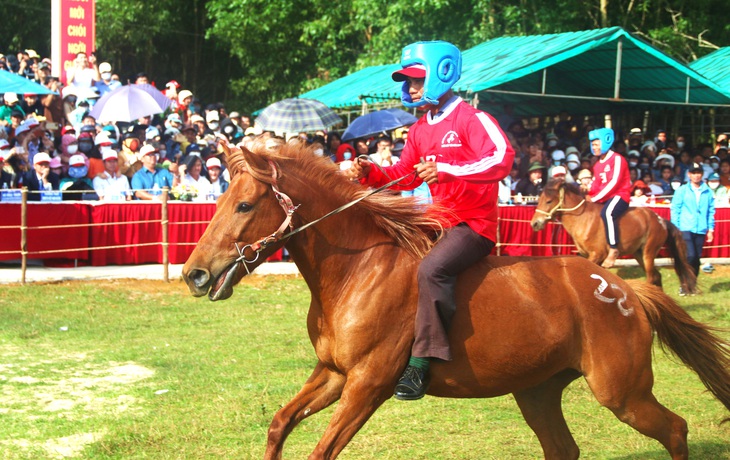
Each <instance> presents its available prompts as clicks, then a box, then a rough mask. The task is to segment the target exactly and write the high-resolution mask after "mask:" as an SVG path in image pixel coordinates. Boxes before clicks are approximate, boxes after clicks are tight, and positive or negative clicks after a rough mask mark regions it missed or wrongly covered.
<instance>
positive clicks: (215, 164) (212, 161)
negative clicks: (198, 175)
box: [205, 157, 221, 169]
mask: <svg viewBox="0 0 730 460" xmlns="http://www.w3.org/2000/svg"><path fill="white" fill-rule="evenodd" d="M205 167H206V168H208V169H210V168H220V167H221V160H219V159H218V158H216V157H211V158H208V161H206V162H205Z"/></svg>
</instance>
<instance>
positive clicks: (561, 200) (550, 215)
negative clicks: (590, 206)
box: [535, 187, 586, 220]
mask: <svg viewBox="0 0 730 460" xmlns="http://www.w3.org/2000/svg"><path fill="white" fill-rule="evenodd" d="M559 196H560V198H559V199H558V204H557V205H556V206H555V207H554V208H552V209H551V210H550V211H543V210H542V209H535V212H540V213H542V214H545V218H546V219H547V220H552V219H553V214H555V213H556V212H572V211H575V210H576V209H578V208H580V207H581V206H583V204H584V203H585V202H586V200H585V198H583V200H581V202H580V203H578V204H577V205H575V206H573V207H572V208H561V206H562V205H563V203H564V202H565V188H564V187H560V192H559Z"/></svg>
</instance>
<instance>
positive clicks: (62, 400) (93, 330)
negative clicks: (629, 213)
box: [0, 267, 730, 459]
mask: <svg viewBox="0 0 730 460" xmlns="http://www.w3.org/2000/svg"><path fill="white" fill-rule="evenodd" d="M130 275H133V274H132V273H130ZM620 275H621V276H624V277H626V278H635V277H640V274H639V273H638V271H636V270H626V269H624V270H622V271H621V272H620ZM662 275H663V277H664V280H665V288H666V290H667V292H669V293H670V294H672V295H673V296H676V292H677V281H676V276H675V275H674V273H673V272H670V271H669V270H667V269H663V270H662ZM700 285H701V287H702V289H703V291H704V294H703V295H701V296H696V297H684V298H681V299H680V303H681V304H682V305H683V306H684V308H685V309H686V310H687V311H688V312H689V313H690V314H692V315H693V316H694V317H695V318H697V319H699V320H701V321H704V322H707V323H710V324H712V325H714V326H718V327H723V328H730V300H729V298H728V288H729V287H730V269H728V268H726V267H721V268H720V269H718V270H717V271H716V272H715V273H714V274H712V275H704V274H703V275H702V279H701V284H700ZM308 302H309V293H308V291H307V288H306V285H305V284H304V282H303V281H302V280H301V279H299V278H294V277H289V278H276V277H251V278H248V279H246V280H244V282H243V283H242V285H241V286H239V287H238V288H237V289H236V292H235V294H234V296H233V298H231V299H230V300H228V301H226V302H218V303H211V302H209V301H208V300H207V299H205V298H203V299H195V298H193V297H191V296H189V295H188V294H187V289H186V288H185V286H184V285H183V283H182V282H179V281H178V282H173V283H169V284H165V283H162V282H155V281H137V280H120V281H95V282H64V283H58V284H46V285H30V286H25V287H23V286H2V287H1V288H0V352H1V353H2V359H1V360H0V389H1V390H2V391H1V392H0V458H2V459H45V458H49V459H50V458H63V457H78V458H92V459H107V458H108V459H130V458H134V459H137V458H146V459H177V458H180V459H196V458H224V459H229V458H238V459H241V458H242V459H253V458H261V457H262V455H263V451H264V446H265V443H266V432H267V429H268V426H269V423H270V422H271V419H272V417H273V415H274V413H275V412H276V411H277V410H278V409H279V408H280V407H281V406H282V405H283V404H285V403H286V402H287V401H288V400H289V399H290V398H291V397H292V396H293V395H294V394H295V393H296V392H297V391H298V390H299V388H300V387H301V385H302V383H303V382H304V381H305V379H306V378H307V377H308V375H309V373H310V371H311V369H312V368H313V366H314V364H315V358H314V352H313V350H312V346H311V344H310V343H309V339H308V337H307V334H306V328H305V316H306V312H307V306H308ZM724 336H725V337H726V338H730V335H728V334H724ZM655 356H656V360H655V362H654V367H655V376H656V385H655V393H656V395H657V398H658V399H659V400H660V401H661V402H662V403H663V404H665V405H666V406H668V407H669V408H670V409H672V410H673V411H675V412H677V413H678V414H680V415H681V416H683V417H684V418H685V419H687V421H688V423H689V428H690V438H689V439H690V452H691V455H692V457H693V458H698V459H730V424H725V425H722V426H721V425H719V422H720V421H721V420H722V418H724V417H727V416H728V415H730V414H728V412H727V411H726V410H725V409H724V407H723V406H722V405H721V404H720V403H719V402H717V401H716V400H714V399H713V398H712V396H711V395H710V394H709V393H708V392H707V391H705V389H704V387H703V386H702V384H701V383H700V381H699V379H698V378H697V377H696V375H695V374H694V373H692V372H691V371H689V370H688V369H686V368H685V367H683V366H682V365H681V364H678V363H677V362H676V361H675V360H674V359H671V358H669V357H667V356H666V355H665V354H664V353H662V352H661V351H660V350H659V349H658V348H657V350H656V352H655ZM563 407H564V410H565V414H566V418H567V420H568V423H569V425H570V426H571V429H572V432H573V434H574V436H575V438H576V441H577V442H578V445H579V446H580V447H581V451H582V457H583V458H588V459H665V458H668V455H667V454H666V451H665V450H664V449H663V448H662V447H661V446H660V445H659V444H658V443H657V442H655V441H654V440H651V439H649V438H646V437H644V436H642V435H640V434H638V433H637V432H635V431H634V430H632V429H631V428H629V427H628V426H626V425H624V424H622V423H621V422H619V421H618V420H617V419H616V418H615V417H614V416H613V415H612V414H611V413H610V412H609V411H608V410H606V409H603V408H601V407H600V406H599V405H598V404H597V402H596V400H595V399H594V397H593V395H592V394H591V393H590V391H589V390H588V389H587V386H586V385H585V383H584V382H583V381H582V380H578V381H576V382H575V383H574V384H572V385H571V386H570V387H569V388H568V390H567V391H566V393H565V397H564V404H563ZM331 414H332V408H330V409H328V410H326V411H324V412H322V413H320V414H317V415H315V416H314V417H312V418H310V419H308V420H305V421H304V422H303V423H302V424H301V425H300V426H299V427H298V428H297V429H296V430H295V431H294V433H293V434H292V435H291V436H290V438H289V440H288V441H287V444H286V448H285V455H284V456H285V458H292V459H300V458H306V457H307V456H308V455H309V453H310V452H311V451H312V449H313V448H314V446H315V444H316V443H317V441H318V439H319V437H320V436H321V434H322V432H323V431H324V429H325V427H326V425H327V423H328V422H329V418H330V415H331ZM541 457H542V451H541V450H540V446H539V444H538V442H537V439H536V438H535V436H534V435H533V434H532V432H531V431H530V429H529V428H528V427H527V426H526V424H525V422H524V421H523V419H522V417H521V415H520V412H519V410H518V408H517V406H516V404H515V403H514V400H513V398H512V397H510V396H506V397H501V398H495V399H489V400H448V399H438V398H433V397H426V398H425V399H423V400H421V401H418V402H400V401H395V400H393V399H391V400H389V401H388V402H386V403H385V404H384V405H383V407H382V408H381V409H380V410H379V411H378V412H376V414H375V415H374V416H373V418H372V419H371V420H370V422H368V424H367V425H365V427H364V428H363V430H361V431H360V433H358V435H357V436H356V437H355V438H354V440H353V441H352V442H351V443H350V445H349V446H348V447H347V448H346V449H345V451H344V452H343V454H342V455H341V456H340V458H344V459H536V458H541Z"/></svg>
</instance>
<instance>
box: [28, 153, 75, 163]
mask: <svg viewBox="0 0 730 460" xmlns="http://www.w3.org/2000/svg"><path fill="white" fill-rule="evenodd" d="M82 158H83V157H82ZM50 162H51V157H50V156H48V154H47V153H46V152H38V153H36V154H35V156H34V157H33V164H34V165H37V164H38V163H50Z"/></svg>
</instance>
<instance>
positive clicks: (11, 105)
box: [0, 91, 25, 126]
mask: <svg viewBox="0 0 730 460" xmlns="http://www.w3.org/2000/svg"><path fill="white" fill-rule="evenodd" d="M3 102H4V104H3V106H2V107H0V125H3V126H8V125H10V124H11V122H12V121H11V120H10V115H11V114H12V113H13V111H15V110H17V111H19V112H20V113H21V114H22V115H23V118H25V111H24V110H23V109H22V107H21V106H20V104H19V101H18V95H17V94H15V93H13V92H9V91H8V92H7V93H5V94H3Z"/></svg>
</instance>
